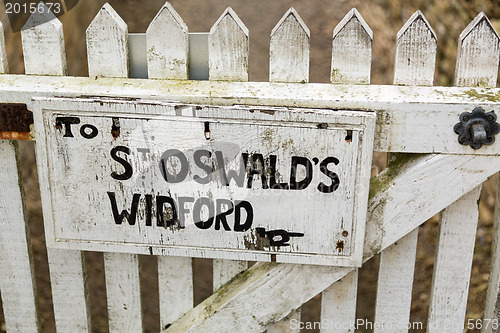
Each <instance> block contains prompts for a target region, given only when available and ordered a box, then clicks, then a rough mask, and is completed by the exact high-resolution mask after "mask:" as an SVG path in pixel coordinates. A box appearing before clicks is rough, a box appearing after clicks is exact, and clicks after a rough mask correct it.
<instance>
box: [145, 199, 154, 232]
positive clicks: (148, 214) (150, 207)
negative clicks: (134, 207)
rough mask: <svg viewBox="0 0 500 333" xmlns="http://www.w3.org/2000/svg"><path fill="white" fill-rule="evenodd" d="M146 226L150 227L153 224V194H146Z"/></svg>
mask: <svg viewBox="0 0 500 333" xmlns="http://www.w3.org/2000/svg"><path fill="white" fill-rule="evenodd" d="M145 197H146V212H145V215H146V226H148V227H150V226H151V225H152V223H151V220H152V216H153V196H152V195H151V194H146V195H145Z"/></svg>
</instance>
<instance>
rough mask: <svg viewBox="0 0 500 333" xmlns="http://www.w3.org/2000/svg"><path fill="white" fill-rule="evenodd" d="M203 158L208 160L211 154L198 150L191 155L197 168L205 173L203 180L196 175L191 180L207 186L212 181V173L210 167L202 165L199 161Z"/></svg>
mask: <svg viewBox="0 0 500 333" xmlns="http://www.w3.org/2000/svg"><path fill="white" fill-rule="evenodd" d="M203 157H206V158H207V159H210V158H211V157H212V153H211V152H210V151H208V150H205V149H200V150H197V151H195V152H194V155H193V159H194V163H195V164H196V166H197V167H198V168H200V169H201V170H203V171H205V172H206V173H207V175H206V176H205V177H203V178H202V177H200V176H198V175H194V176H193V180H194V181H195V182H197V183H198V184H208V183H210V182H211V181H212V172H213V169H212V166H211V165H208V164H205V163H203V161H202V160H201V159H202V158H203Z"/></svg>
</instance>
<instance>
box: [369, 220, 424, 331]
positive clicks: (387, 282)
mask: <svg viewBox="0 0 500 333" xmlns="http://www.w3.org/2000/svg"><path fill="white" fill-rule="evenodd" d="M417 237H418V228H416V229H415V230H413V231H411V232H410V233H409V234H408V235H406V236H404V237H403V238H401V239H400V240H398V241H397V242H396V243H394V244H393V245H391V246H390V247H388V248H387V249H385V250H384V251H382V253H381V256H380V266H379V274H378V283H377V301H376V307H375V322H376V323H379V324H381V326H376V327H375V329H374V332H407V331H408V329H406V325H407V323H408V322H409V320H410V309H411V293H412V287H413V275H414V271H415V256H416V250H417Z"/></svg>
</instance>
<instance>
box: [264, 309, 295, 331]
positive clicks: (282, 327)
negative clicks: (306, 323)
mask: <svg viewBox="0 0 500 333" xmlns="http://www.w3.org/2000/svg"><path fill="white" fill-rule="evenodd" d="M299 323H300V308H299V309H297V310H292V312H290V314H288V316H286V317H285V318H283V319H282V320H281V321H279V322H277V323H275V324H274V325H272V326H269V327H268V328H267V333H299V332H300V326H299Z"/></svg>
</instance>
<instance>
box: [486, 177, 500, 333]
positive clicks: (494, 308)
mask: <svg viewBox="0 0 500 333" xmlns="http://www.w3.org/2000/svg"><path fill="white" fill-rule="evenodd" d="M495 184H496V189H497V192H496V194H495V215H494V221H493V223H494V225H493V232H494V233H493V244H492V246H491V269H490V278H489V280H488V290H487V292H486V306H485V309H484V319H485V322H484V325H483V329H482V330H481V332H482V333H492V332H495V333H496V332H499V331H500V327H498V325H497V323H498V321H500V302H499V301H498V299H499V296H498V295H499V294H500V191H499V188H500V177H499V175H498V174H497V175H496V177H495ZM488 320H490V322H488ZM486 323H488V324H486Z"/></svg>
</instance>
